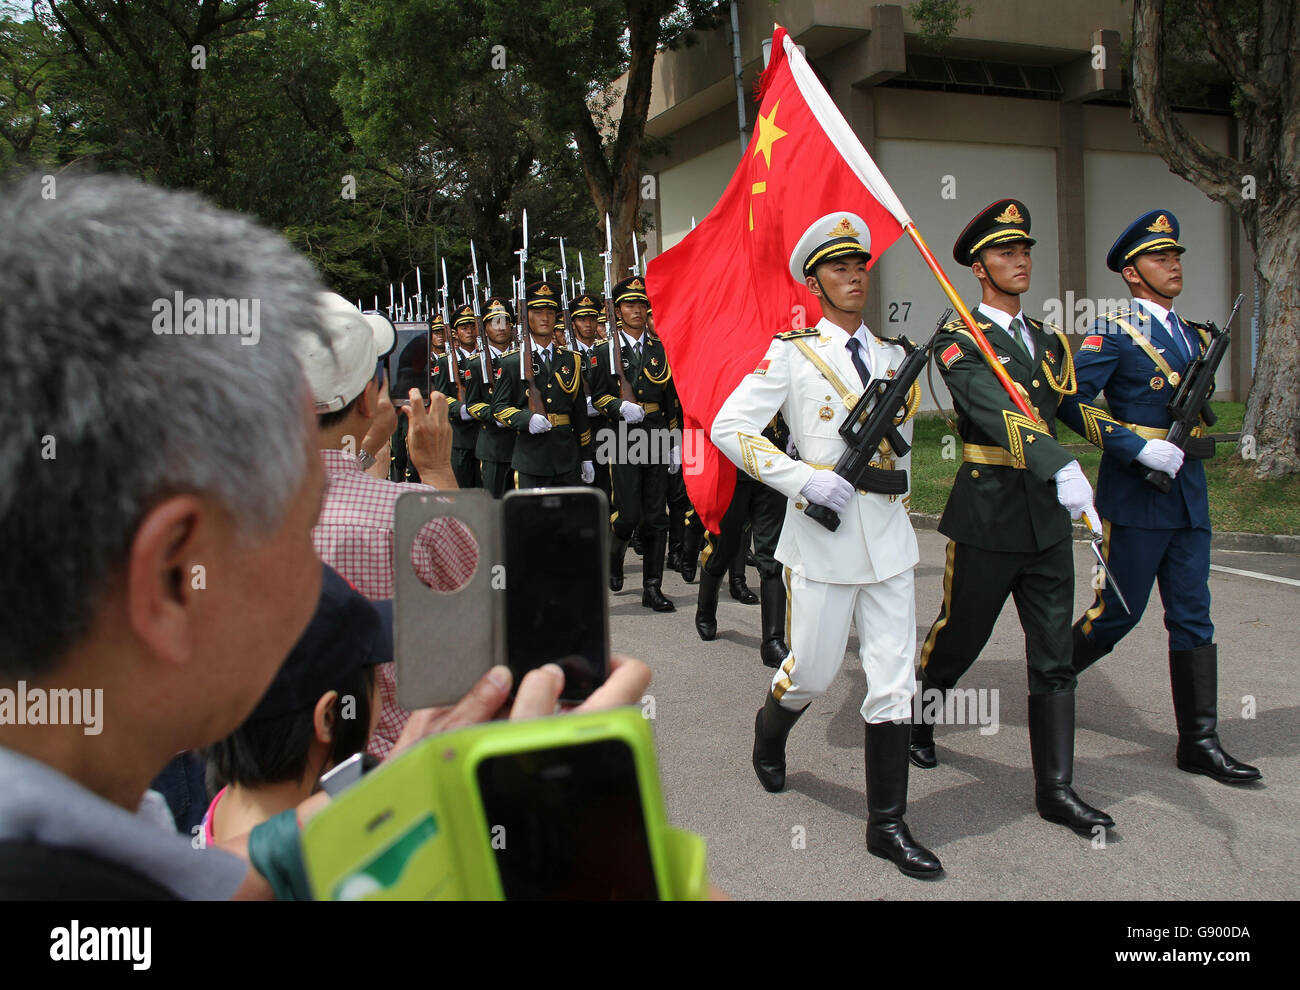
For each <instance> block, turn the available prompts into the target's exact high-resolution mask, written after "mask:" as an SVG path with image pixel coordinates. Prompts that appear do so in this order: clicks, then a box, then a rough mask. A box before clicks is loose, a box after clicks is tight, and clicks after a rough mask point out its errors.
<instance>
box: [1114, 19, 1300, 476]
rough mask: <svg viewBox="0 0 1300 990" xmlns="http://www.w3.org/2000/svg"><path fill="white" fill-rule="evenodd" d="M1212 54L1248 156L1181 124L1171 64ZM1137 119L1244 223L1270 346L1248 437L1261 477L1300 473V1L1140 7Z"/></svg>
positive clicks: (1263, 356)
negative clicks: (1170, 83)
mask: <svg viewBox="0 0 1300 990" xmlns="http://www.w3.org/2000/svg"><path fill="white" fill-rule="evenodd" d="M1206 53H1208V54H1209V55H1210V56H1212V58H1213V59H1214V61H1215V62H1216V63H1217V64H1218V65H1219V66H1220V67H1221V68H1222V69H1223V71H1225V72H1226V73H1227V74H1228V76H1229V77H1230V78H1231V80H1232V83H1233V86H1234V90H1235V92H1234V100H1233V104H1234V109H1235V111H1236V116H1237V119H1238V121H1239V122H1240V125H1241V136H1242V141H1241V146H1242V157H1240V158H1238V157H1236V156H1234V155H1232V154H1226V155H1225V154H1221V153H1219V152H1217V151H1215V150H1214V149H1212V148H1209V147H1207V146H1206V145H1205V144H1204V143H1203V142H1201V141H1199V140H1197V139H1196V138H1195V137H1193V136H1192V135H1191V134H1190V133H1189V132H1188V130H1187V128H1186V127H1184V126H1183V124H1182V123H1181V122H1179V120H1178V119H1177V118H1176V117H1175V116H1174V114H1173V111H1172V109H1171V103H1170V96H1169V92H1168V87H1167V85H1166V82H1167V73H1168V71H1169V62H1170V61H1171V60H1173V59H1176V58H1180V57H1181V58H1182V59H1183V60H1195V59H1198V58H1199V59H1204V57H1205V55H1206ZM1131 65H1132V77H1133V85H1132V106H1133V119H1134V121H1135V122H1136V123H1137V126H1138V130H1139V131H1140V132H1141V133H1142V136H1143V139H1144V140H1145V141H1146V143H1147V145H1148V146H1149V147H1150V148H1151V149H1152V150H1153V151H1155V152H1156V153H1157V154H1159V155H1160V157H1161V158H1162V159H1164V161H1165V163H1166V164H1167V165H1168V166H1169V169H1170V171H1172V172H1173V173H1174V174H1176V175H1179V176H1182V177H1183V178H1184V179H1186V180H1187V181H1188V182H1191V183H1192V184H1194V185H1195V186H1196V187H1197V188H1198V189H1200V190H1201V191H1202V192H1203V193H1205V194H1206V195H1207V196H1209V197H1210V198H1211V199H1213V200H1215V201H1217V202H1219V203H1223V204H1225V205H1227V206H1229V207H1231V208H1232V209H1234V210H1236V211H1238V212H1239V213H1240V214H1241V222H1242V227H1243V228H1244V230H1245V233H1246V238H1247V240H1248V242H1249V243H1250V246H1251V248H1252V249H1253V251H1254V253H1255V274H1256V276H1257V278H1258V279H1259V286H1260V315H1261V322H1260V345H1259V354H1258V360H1257V363H1256V366H1255V379H1254V383H1253V385H1252V386H1251V390H1250V395H1249V397H1248V399H1247V403H1246V418H1245V425H1244V427H1243V434H1245V435H1249V436H1253V437H1254V438H1255V454H1256V456H1257V458H1258V462H1257V464H1256V467H1255V476H1256V477H1258V478H1261V479H1263V478H1278V477H1283V476H1286V475H1291V474H1295V473H1297V472H1300V370H1298V364H1300V362H1298V361H1297V355H1300V283H1298V281H1297V276H1296V266H1297V258H1300V11H1298V10H1297V7H1296V4H1295V3H1294V0H1135V2H1134V5H1133V50H1132V63H1131Z"/></svg>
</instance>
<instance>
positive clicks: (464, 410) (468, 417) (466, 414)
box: [460, 406, 474, 423]
mask: <svg viewBox="0 0 1300 990" xmlns="http://www.w3.org/2000/svg"><path fill="white" fill-rule="evenodd" d="M460 418H461V419H462V420H464V421H465V422H466V423H468V422H469V421H470V420H471V419H473V418H474V417H473V416H471V415H470V414H469V409H468V408H467V407H465V406H461V407H460Z"/></svg>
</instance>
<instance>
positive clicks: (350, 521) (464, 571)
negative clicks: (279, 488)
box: [312, 450, 478, 759]
mask: <svg viewBox="0 0 1300 990" xmlns="http://www.w3.org/2000/svg"><path fill="white" fill-rule="evenodd" d="M320 456H321V460H322V461H323V462H324V465H325V476H326V479H327V485H328V486H327V488H326V490H325V503H324V505H323V506H322V507H321V513H320V518H319V519H318V520H317V521H316V527H315V528H314V529H313V530H312V542H313V543H314V544H315V545H316V553H317V554H319V556H320V559H321V560H323V561H324V562H325V563H327V564H329V565H330V566H331V567H333V568H334V569H335V570H336V571H338V572H339V573H340V574H342V575H343V577H344V578H346V579H347V581H348V582H349V583H350V584H351V585H352V586H353V587H355V588H356V589H357V591H359V592H360V593H361V594H363V595H365V596H366V597H367V598H369V599H371V600H379V599H384V598H392V597H393V587H394V584H395V583H396V581H395V578H394V573H395V571H394V561H393V530H394V525H395V524H394V519H395V512H396V509H395V506H396V503H397V499H398V497H399V496H400V495H402V494H404V493H405V492H410V491H428V492H432V491H436V490H437V489H435V488H430V487H429V486H428V485H402V484H397V483H396V482H393V481H385V480H383V479H381V478H375V477H372V476H371V475H368V474H366V473H365V471H363V470H362V469H361V464H360V463H359V462H358V461H357V459H356V456H355V455H353V454H349V453H348V452H347V451H343V450H322V451H321V452H320ZM415 551H416V552H415V554H414V555H413V556H414V558H415V559H414V561H413V566H414V567H415V569H416V573H417V574H419V576H420V578H421V580H423V581H424V582H425V583H426V584H428V585H429V586H430V587H432V588H436V589H439V590H444V591H450V590H453V589H455V588H458V587H460V586H461V585H463V584H464V583H465V582H466V581H468V580H469V578H470V576H471V575H472V574H473V573H474V567H475V565H476V564H477V563H478V546H477V544H476V543H475V542H474V539H473V537H472V536H471V535H470V533H469V531H468V530H466V529H465V528H464V527H463V526H462V525H461V524H460V523H458V522H456V521H455V520H450V519H435V520H433V521H431V522H430V523H428V525H426V527H425V528H424V530H422V531H421V536H420V539H419V540H418V541H417V544H416V547H415ZM375 671H376V673H375V682H376V683H375V686H376V689H377V690H376V698H377V700H378V702H379V705H380V712H379V722H378V724H377V726H376V727H375V733H374V735H373V736H371V737H370V744H369V745H368V746H367V747H366V748H367V750H368V751H369V752H370V754H371V755H372V756H375V757H378V758H379V759H383V757H385V756H387V755H388V752H389V751H390V750H391V749H392V748H393V744H394V743H395V742H396V741H397V737H398V736H399V735H401V732H402V728H403V726H405V725H406V720H407V719H408V718H409V717H410V713H409V712H407V711H406V710H405V709H403V708H402V707H401V706H400V705H398V703H397V679H396V676H395V674H394V665H393V664H391V663H384V664H380V665H379V666H378V667H376V668H375Z"/></svg>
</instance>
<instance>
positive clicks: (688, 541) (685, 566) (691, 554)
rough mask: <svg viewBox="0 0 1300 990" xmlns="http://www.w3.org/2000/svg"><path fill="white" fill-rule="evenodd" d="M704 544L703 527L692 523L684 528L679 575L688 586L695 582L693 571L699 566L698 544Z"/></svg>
mask: <svg viewBox="0 0 1300 990" xmlns="http://www.w3.org/2000/svg"><path fill="white" fill-rule="evenodd" d="M703 542H704V527H703V526H702V525H701V524H700V523H698V522H697V523H692V524H690V525H688V526H687V527H686V533H685V534H684V535H683V536H682V564H681V568H680V574H681V575H682V580H683V581H685V582H686V583H687V584H690V583H691V582H692V581H694V580H695V571H696V568H698V567H699V564H700V544H702V543H703Z"/></svg>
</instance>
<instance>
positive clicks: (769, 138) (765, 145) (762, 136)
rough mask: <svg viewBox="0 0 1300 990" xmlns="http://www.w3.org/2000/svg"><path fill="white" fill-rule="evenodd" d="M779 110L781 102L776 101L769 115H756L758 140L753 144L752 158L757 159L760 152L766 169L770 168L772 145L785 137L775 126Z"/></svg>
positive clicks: (784, 133) (783, 132)
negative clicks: (765, 163)
mask: <svg viewBox="0 0 1300 990" xmlns="http://www.w3.org/2000/svg"><path fill="white" fill-rule="evenodd" d="M780 108H781V101H780V100H777V101H776V103H774V104H773V105H772V112H771V113H770V114H768V115H767V116H766V117H764V116H763V115H762V114H761V113H760V114H759V115H758V140H757V141H756V142H755V145H756V146H755V148H754V156H755V157H757V156H758V154H759V152H762V153H763V160H764V161H766V162H767V167H768V168H771V167H772V145H773V144H775V143H776V142H777V141H780V140H781V138H783V137H785V136H786V132H785V131H783V130H781V128H779V127H777V126H776V112H777V110H779V109H780Z"/></svg>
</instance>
